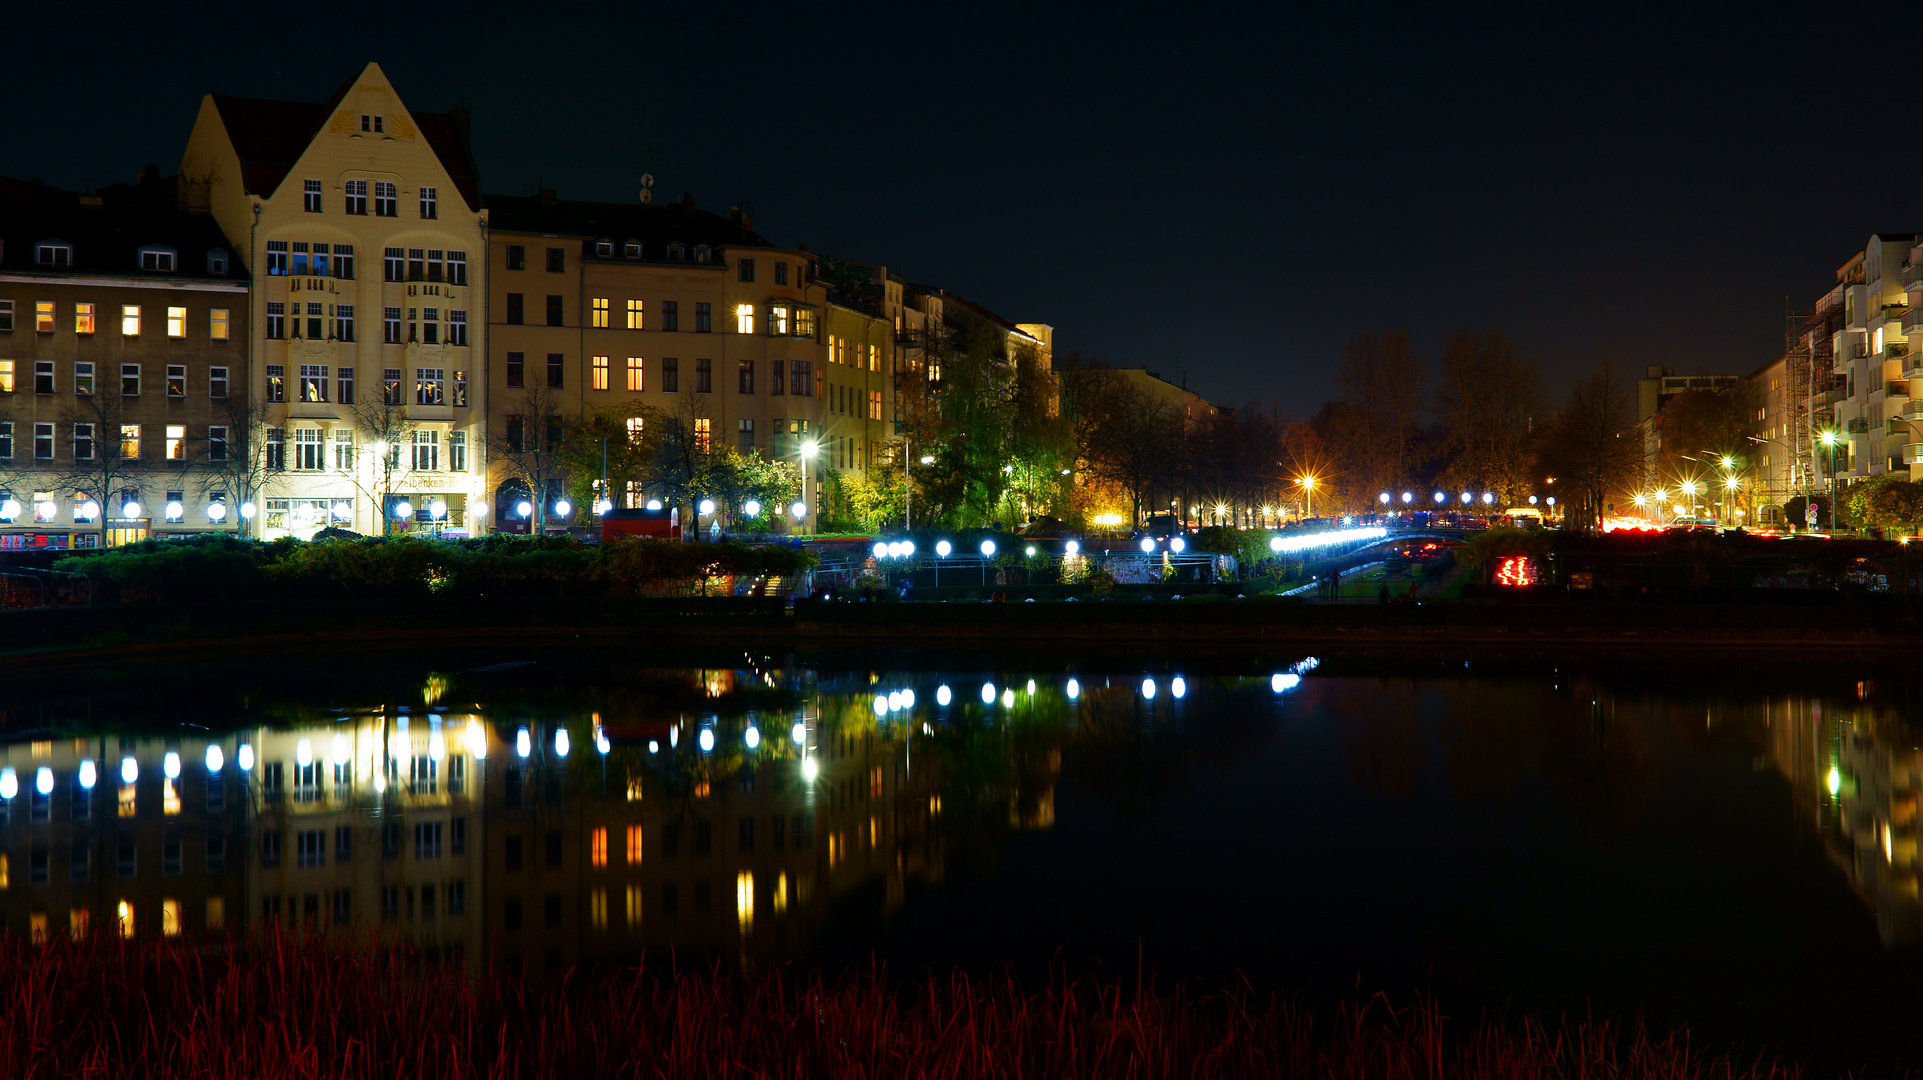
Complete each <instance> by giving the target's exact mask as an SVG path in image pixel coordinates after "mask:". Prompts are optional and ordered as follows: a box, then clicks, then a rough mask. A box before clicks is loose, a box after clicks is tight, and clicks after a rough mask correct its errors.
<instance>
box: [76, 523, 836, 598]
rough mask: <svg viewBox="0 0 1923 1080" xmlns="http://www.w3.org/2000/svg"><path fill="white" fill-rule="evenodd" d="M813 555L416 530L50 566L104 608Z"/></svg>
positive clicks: (793, 560) (548, 580) (513, 585)
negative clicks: (434, 535)
mask: <svg viewBox="0 0 1923 1080" xmlns="http://www.w3.org/2000/svg"><path fill="white" fill-rule="evenodd" d="M814 563H815V557H814V556H813V555H812V554H810V553H808V552H805V551H802V550H800V549H799V548H794V547H786V546H768V547H749V546H746V545H743V544H732V543H729V544H702V543H683V542H680V541H674V540H639V539H623V540H617V541H613V542H610V543H606V544H583V543H579V542H577V541H575V540H572V539H568V538H566V537H541V538H521V537H509V536H503V535H500V534H495V535H491V536H487V537H482V538H478V539H472V540H451V541H450V540H426V539H418V538H414V537H385V538H366V539H358V540H349V539H335V540H322V541H313V542H309V541H302V540H292V539H288V540H275V541H273V542H271V543H265V544H263V543H258V542H254V541H248V540H239V539H236V538H234V537H231V536H205V537H196V538H193V539H186V540H148V541H143V542H141V543H138V544H130V545H127V546H125V547H117V548H109V549H106V550H103V551H97V552H86V553H77V554H75V555H72V556H69V557H67V558H64V559H61V560H60V561H59V562H57V563H55V564H54V569H56V570H64V571H69V572H72V573H77V574H84V575H85V576H86V577H87V578H88V579H89V580H90V581H92V582H93V585H94V589H95V598H96V600H97V601H99V602H107V603H189V602H194V601H207V600H215V601H219V600H238V599H259V598H261V597H262V596H263V595H266V596H279V597H283V598H287V599H330V600H341V599H369V600H376V599H378V600H380V601H383V602H391V601H394V600H411V599H423V598H426V597H429V596H432V595H434V594H436V593H439V592H442V591H445V590H453V591H455V592H457V593H459V594H461V595H490V594H492V595H523V596H525V595H541V596H583V597H587V596H679V595H688V594H691V593H699V592H702V591H704V589H705V588H707V587H708V585H709V582H710V581H711V580H712V579H714V578H717V577H724V576H728V575H734V576H737V577H772V576H791V575H794V574H797V573H801V572H803V571H805V570H807V569H808V568H810V567H812V566H813V565H814Z"/></svg>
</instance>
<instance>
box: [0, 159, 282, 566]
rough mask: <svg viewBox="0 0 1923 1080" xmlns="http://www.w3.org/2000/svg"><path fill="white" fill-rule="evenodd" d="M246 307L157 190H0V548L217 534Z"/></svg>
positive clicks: (235, 270) (217, 256) (216, 237)
mask: <svg viewBox="0 0 1923 1080" xmlns="http://www.w3.org/2000/svg"><path fill="white" fill-rule="evenodd" d="M248 297H249V289H248V282H247V276H246V272H245V270H244V269H243V267H242V265H241V262H240V259H239V257H238V253H237V252H236V250H235V249H234V247H233V245H232V244H230V243H229V241H228V239H227V238H226V237H225V236H224V235H222V232H221V230H220V229H219V228H218V227H217V226H216V225H215V223H214V222H213V221H212V220H211V219H209V218H207V217H205V216H201V215H193V214H188V213H184V212H182V211H181V210H180V209H178V205H177V199H176V195H175V189H174V186H173V185H172V183H171V182H169V181H166V180H160V179H157V178H155V177H153V176H152V175H150V174H143V176H142V178H141V181H140V182H139V183H138V184H133V185H129V184H117V185H115V186H114V187H112V188H107V189H102V190H101V191H99V192H97V193H95V194H92V195H87V194H81V193H78V192H65V191H56V190H53V189H49V188H45V187H42V186H40V185H37V184H26V183H20V182H18V181H9V180H0V548H30V547H42V546H53V547H90V546H96V545H100V544H103V543H104V544H117V543H126V542H129V541H132V540H139V539H144V538H147V537H150V536H163V535H178V534H186V533H196V532H205V531H208V530H223V529H224V530H232V529H233V528H235V523H236V522H237V521H238V520H239V515H238V514H237V513H236V512H234V511H236V510H237V508H238V496H239V493H238V492H236V491H234V490H233V484H232V483H231V479H232V465H233V464H234V461H235V459H236V458H238V457H239V455H240V452H241V451H240V448H239V446H238V435H239V433H238V432H237V431H236V430H235V428H234V426H233V425H234V420H233V413H234V412H235V408H234V406H236V405H237V404H239V403H240V402H241V401H244V394H245V383H244V381H243V380H244V379H245V372H246V370H247V337H248V332H249V327H250V325H251V323H250V321H249V312H248V304H249V300H248Z"/></svg>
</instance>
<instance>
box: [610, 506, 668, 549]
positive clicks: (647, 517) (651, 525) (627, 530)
mask: <svg viewBox="0 0 1923 1080" xmlns="http://www.w3.org/2000/svg"><path fill="white" fill-rule="evenodd" d="M624 536H639V537H644V538H646V539H651V540H679V539H681V511H680V510H679V509H677V508H675V507H672V506H669V507H663V508H662V509H659V510H610V511H608V512H607V513H605V514H602V515H601V540H602V542H603V543H605V542H607V541H609V540H619V539H621V538H622V537H624Z"/></svg>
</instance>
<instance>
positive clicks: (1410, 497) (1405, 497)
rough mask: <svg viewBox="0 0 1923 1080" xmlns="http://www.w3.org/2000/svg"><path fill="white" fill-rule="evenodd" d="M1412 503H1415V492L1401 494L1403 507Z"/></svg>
mask: <svg viewBox="0 0 1923 1080" xmlns="http://www.w3.org/2000/svg"><path fill="white" fill-rule="evenodd" d="M1414 501H1416V496H1415V492H1413V491H1405V492H1403V493H1402V504H1403V505H1404V506H1407V505H1409V504H1410V503H1412V502H1414Z"/></svg>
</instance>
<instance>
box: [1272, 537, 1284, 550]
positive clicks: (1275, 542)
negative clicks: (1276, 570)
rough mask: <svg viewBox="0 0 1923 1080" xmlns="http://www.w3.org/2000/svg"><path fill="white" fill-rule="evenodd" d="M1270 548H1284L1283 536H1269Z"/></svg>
mask: <svg viewBox="0 0 1923 1080" xmlns="http://www.w3.org/2000/svg"><path fill="white" fill-rule="evenodd" d="M1269 550H1270V551H1274V552H1280V551H1281V550H1282V538H1281V537H1279V536H1271V537H1269Z"/></svg>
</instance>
